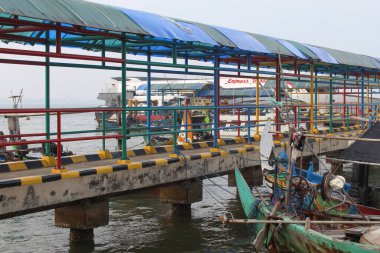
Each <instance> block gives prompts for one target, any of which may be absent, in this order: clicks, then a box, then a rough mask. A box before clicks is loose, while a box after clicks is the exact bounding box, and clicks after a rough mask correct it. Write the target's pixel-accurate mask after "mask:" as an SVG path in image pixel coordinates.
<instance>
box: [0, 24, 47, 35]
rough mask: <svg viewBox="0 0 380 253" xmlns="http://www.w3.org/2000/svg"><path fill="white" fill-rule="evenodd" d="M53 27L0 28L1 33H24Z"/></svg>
mask: <svg viewBox="0 0 380 253" xmlns="http://www.w3.org/2000/svg"><path fill="white" fill-rule="evenodd" d="M52 29H53V28H48V27H29V26H28V27H22V28H12V29H0V34H6V33H22V32H36V31H47V30H52Z"/></svg>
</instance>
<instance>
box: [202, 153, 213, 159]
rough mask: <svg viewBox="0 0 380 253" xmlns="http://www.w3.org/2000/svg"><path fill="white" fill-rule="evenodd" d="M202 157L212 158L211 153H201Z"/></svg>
mask: <svg viewBox="0 0 380 253" xmlns="http://www.w3.org/2000/svg"><path fill="white" fill-rule="evenodd" d="M200 155H201V159H209V158H211V153H201V154H200Z"/></svg>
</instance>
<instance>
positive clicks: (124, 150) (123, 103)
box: [121, 39, 128, 160]
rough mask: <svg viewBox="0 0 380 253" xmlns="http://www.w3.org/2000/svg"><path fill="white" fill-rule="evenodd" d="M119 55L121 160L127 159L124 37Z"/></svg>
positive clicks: (125, 55) (125, 52)
mask: <svg viewBox="0 0 380 253" xmlns="http://www.w3.org/2000/svg"><path fill="white" fill-rule="evenodd" d="M121 57H122V59H123V63H122V64H121V72H122V73H121V106H122V109H123V111H122V113H121V121H122V123H121V124H122V131H123V140H122V155H121V160H127V159H128V157H127V137H126V134H127V111H126V110H127V62H126V61H127V51H126V41H125V39H123V40H122V43H121Z"/></svg>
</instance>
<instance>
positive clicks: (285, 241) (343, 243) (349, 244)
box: [235, 170, 380, 253]
mask: <svg viewBox="0 0 380 253" xmlns="http://www.w3.org/2000/svg"><path fill="white" fill-rule="evenodd" d="M235 177H236V184H237V187H238V192H239V197H240V201H241V203H242V206H243V209H244V213H245V215H246V216H247V217H248V218H250V219H257V220H267V219H268V217H269V215H270V213H271V211H272V208H273V204H272V203H271V201H270V199H266V200H265V202H262V201H261V200H260V199H259V198H258V197H255V196H254V195H253V194H252V192H251V189H250V187H249V186H248V185H247V183H246V182H245V180H244V178H243V176H242V175H241V173H240V171H239V170H235ZM366 208H368V207H366ZM369 209H370V210H371V211H369V210H368V213H371V215H373V214H374V213H376V214H377V217H380V216H378V215H380V210H376V209H373V208H369ZM363 211H365V209H364V208H363ZM363 214H364V215H367V213H363ZM275 215H276V218H277V219H280V220H284V221H290V222H291V221H294V220H295V219H297V218H294V217H291V216H289V214H287V213H286V212H285V211H283V210H279V211H277V212H276V214H275ZM347 217H348V218H346V219H347V221H350V220H353V218H350V217H349V215H348V216H347ZM354 217H356V218H358V217H357V216H354ZM333 218H334V217H332V216H330V217H329V220H331V221H333V220H334V219H333ZM324 219H326V218H324ZM338 219H339V220H342V218H338ZM339 220H338V222H337V223H336V224H334V225H320V226H313V225H312V227H310V228H307V227H306V226H304V225H300V224H291V223H290V224H281V225H278V224H275V223H274V224H270V227H269V232H268V233H267V235H266V237H265V241H264V245H265V246H266V247H267V248H268V249H271V250H273V251H274V252H310V253H315V252H321V253H323V252H326V253H328V252H345V253H348V252H352V253H358V252H363V253H364V252H372V253H374V252H380V246H376V245H371V244H368V243H360V239H359V241H354V239H352V234H353V232H352V231H353V228H357V230H358V232H357V233H358V234H361V233H363V234H362V235H360V236H359V238H362V237H363V238H365V232H366V230H368V229H369V228H368V227H362V226H360V225H357V224H356V225H345V226H344V227H343V225H341V224H339ZM363 223H365V222H363ZM311 224H312V223H311ZM265 226H266V224H255V225H254V230H255V232H256V233H257V234H258V233H259V232H260V231H261V230H262V229H263V228H264V227H265ZM342 228H343V229H342ZM377 231H379V227H377Z"/></svg>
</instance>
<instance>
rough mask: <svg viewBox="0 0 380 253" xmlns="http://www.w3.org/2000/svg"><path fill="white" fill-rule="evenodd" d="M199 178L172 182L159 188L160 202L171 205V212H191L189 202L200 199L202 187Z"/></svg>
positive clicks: (180, 213) (178, 213) (187, 213)
mask: <svg viewBox="0 0 380 253" xmlns="http://www.w3.org/2000/svg"><path fill="white" fill-rule="evenodd" d="M202 186H203V185H202V180H201V179H191V180H186V181H182V182H180V183H173V184H170V185H167V186H163V187H161V188H160V200H161V202H162V203H169V204H171V205H172V214H174V215H189V214H191V204H192V203H195V202H199V201H202V198H203V187H202Z"/></svg>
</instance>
